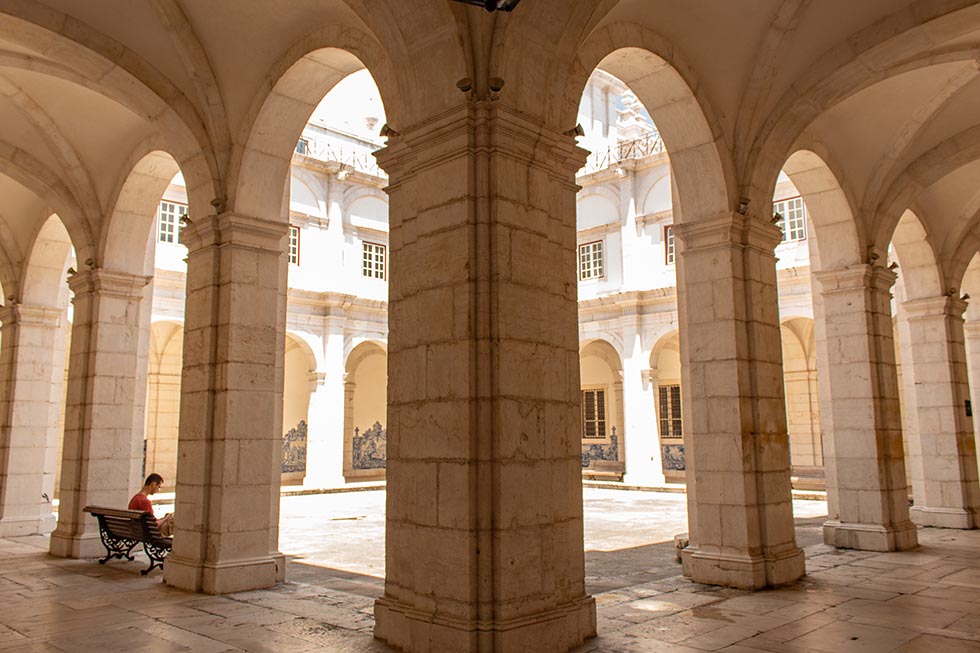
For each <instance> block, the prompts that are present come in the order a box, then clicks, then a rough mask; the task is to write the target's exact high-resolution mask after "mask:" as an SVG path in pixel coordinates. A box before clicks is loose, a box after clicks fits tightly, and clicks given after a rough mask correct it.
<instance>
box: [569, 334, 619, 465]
mask: <svg viewBox="0 0 980 653" xmlns="http://www.w3.org/2000/svg"><path fill="white" fill-rule="evenodd" d="M579 366H580V374H581V376H580V380H581V387H582V389H583V390H586V389H602V390H605V401H606V420H607V430H606V436H607V437H608V436H610V435H611V434H612V433H613V432H614V431H613V430H612V429H613V428H615V429H616V431H618V433H619V435H620V436H621V437H620V440H619V443H618V444H619V446H620V447H622V445H623V444H624V442H623V440H622V434H623V429H624V425H625V409H624V406H623V355H622V352H621V350H619V349H617V347H616V346H615V345H614V344H613V343H612V342H611V341H610V340H607V339H605V338H593V339H590V340H588V341H586V342H583V343H581V345H580V347H579ZM619 459H620V460H623V458H622V454H620V458H619Z"/></svg>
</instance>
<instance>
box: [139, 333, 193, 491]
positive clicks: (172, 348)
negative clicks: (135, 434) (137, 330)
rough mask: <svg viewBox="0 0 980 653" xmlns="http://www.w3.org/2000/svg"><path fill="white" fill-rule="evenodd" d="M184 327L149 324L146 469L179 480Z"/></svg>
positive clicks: (165, 477) (170, 479)
mask: <svg viewBox="0 0 980 653" xmlns="http://www.w3.org/2000/svg"><path fill="white" fill-rule="evenodd" d="M183 334H184V325H183V323H182V322H180V321H179V320H175V319H169V318H168V319H163V320H154V321H153V322H152V323H151V324H150V346H149V365H148V367H147V397H146V430H145V433H146V469H147V470H149V471H155V472H157V473H158V474H160V475H162V476H163V478H164V479H167V480H169V481H172V480H173V479H176V478H177V440H178V426H179V423H180V385H181V372H182V368H183V351H184V338H183Z"/></svg>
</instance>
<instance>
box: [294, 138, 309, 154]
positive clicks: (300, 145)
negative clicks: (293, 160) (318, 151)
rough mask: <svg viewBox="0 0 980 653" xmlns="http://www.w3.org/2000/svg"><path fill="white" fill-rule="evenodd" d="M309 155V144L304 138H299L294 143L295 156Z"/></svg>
mask: <svg viewBox="0 0 980 653" xmlns="http://www.w3.org/2000/svg"><path fill="white" fill-rule="evenodd" d="M309 153H310V142H309V141H308V140H306V139H305V138H301V139H299V140H298V141H296V154H309Z"/></svg>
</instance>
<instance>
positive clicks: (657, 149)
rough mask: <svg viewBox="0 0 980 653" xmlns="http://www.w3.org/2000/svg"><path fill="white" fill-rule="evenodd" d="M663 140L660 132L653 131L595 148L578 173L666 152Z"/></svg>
mask: <svg viewBox="0 0 980 653" xmlns="http://www.w3.org/2000/svg"><path fill="white" fill-rule="evenodd" d="M666 151H667V149H666V147H664V141H663V139H662V138H660V134H657V133H654V134H650V135H648V136H644V137H642V138H634V139H630V140H626V141H619V142H618V143H616V144H615V145H612V146H610V147H608V148H606V149H604V150H596V151H595V152H592V154H590V155H589V158H588V159H586V161H585V166H584V167H583V168H582V169H581V170H579V172H578V174H580V175H590V174H592V173H594V172H599V171H600V170H605V169H606V168H611V167H612V166H614V165H616V164H617V163H620V162H622V161H629V160H636V159H645V158H646V157H648V156H652V155H654V154H661V153H662V152H666Z"/></svg>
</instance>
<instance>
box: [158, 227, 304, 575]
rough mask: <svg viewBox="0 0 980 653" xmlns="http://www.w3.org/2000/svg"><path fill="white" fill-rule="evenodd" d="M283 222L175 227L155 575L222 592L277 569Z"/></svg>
mask: <svg viewBox="0 0 980 653" xmlns="http://www.w3.org/2000/svg"><path fill="white" fill-rule="evenodd" d="M286 235H287V225H286V223H285V222H282V221H272V220H264V219H259V218H252V217H246V216H241V215H234V214H230V213H224V214H222V215H220V216H209V217H207V218H201V219H200V220H198V221H197V222H195V223H194V224H192V225H190V226H189V227H187V228H185V229H184V230H183V231H182V232H181V242H182V243H184V244H185V245H187V248H188V255H187V309H186V323H185V327H184V369H183V375H182V378H181V402H180V435H179V442H178V452H177V453H178V461H177V502H176V511H175V525H176V529H177V530H176V534H175V537H174V549H173V553H171V554H170V555H169V556H168V557H167V565H166V567H165V568H164V580H166V582H167V583H168V584H171V585H174V586H177V587H181V588H184V589H189V590H194V591H202V592H207V593H209V594H220V593H226V592H238V591H243V590H249V589H256V588H260V587H268V586H270V585H273V584H275V583H276V582H277V581H279V580H282V578H283V574H284V571H285V566H284V559H283V556H282V554H280V553H279V552H278V540H279V482H280V473H281V468H282V460H281V457H282V437H281V433H280V431H281V429H282V383H283V358H284V347H285V325H286V293H285V289H286V262H285V256H284V246H285V238H286Z"/></svg>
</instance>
